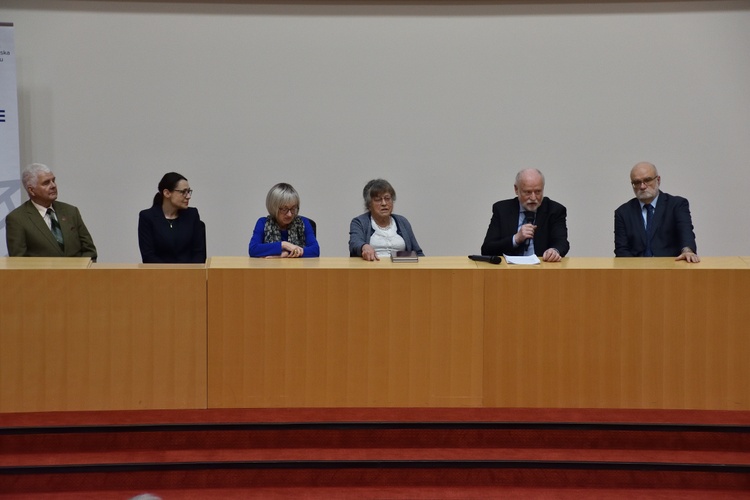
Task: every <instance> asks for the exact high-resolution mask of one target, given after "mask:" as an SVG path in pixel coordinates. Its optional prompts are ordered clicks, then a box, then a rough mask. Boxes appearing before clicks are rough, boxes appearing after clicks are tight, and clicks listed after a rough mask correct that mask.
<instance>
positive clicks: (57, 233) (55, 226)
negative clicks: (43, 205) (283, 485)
mask: <svg viewBox="0 0 750 500" xmlns="http://www.w3.org/2000/svg"><path fill="white" fill-rule="evenodd" d="M47 215H49V221H50V229H51V230H52V235H53V236H54V237H55V239H56V240H57V243H58V244H59V245H60V248H61V249H62V248H63V237H62V229H61V228H60V223H59V222H57V216H56V215H55V211H54V210H52V208H48V209H47Z"/></svg>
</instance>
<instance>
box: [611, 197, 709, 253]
mask: <svg viewBox="0 0 750 500" xmlns="http://www.w3.org/2000/svg"><path fill="white" fill-rule="evenodd" d="M652 224H653V231H652V234H651V251H652V252H653V254H654V257H677V256H678V255H680V254H681V253H682V249H683V248H685V247H689V248H690V249H692V250H693V251H694V252H697V251H698V248H697V247H696V245H695V233H693V222H692V219H691V218H690V206H689V205H688V201H687V200H686V199H685V198H682V197H681V196H672V195H670V194H667V193H662V192H661V191H659V200H658V201H657V203H656V210H655V211H654V219H653V221H652ZM645 251H646V229H645V228H644V227H643V209H641V204H640V203H639V202H638V199H637V198H633V199H632V200H630V201H629V202H627V203H624V204H622V205H620V207H619V208H618V209H617V210H615V256H617V257H643V253H644V252H645Z"/></svg>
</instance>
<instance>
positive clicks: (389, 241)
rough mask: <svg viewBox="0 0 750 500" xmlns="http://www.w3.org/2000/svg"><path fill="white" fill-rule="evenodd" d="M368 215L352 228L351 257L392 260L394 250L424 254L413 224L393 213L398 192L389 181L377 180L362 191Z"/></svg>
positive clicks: (350, 230) (356, 218) (350, 239)
mask: <svg viewBox="0 0 750 500" xmlns="http://www.w3.org/2000/svg"><path fill="white" fill-rule="evenodd" d="M362 196H363V197H364V199H365V209H366V210H367V212H365V213H364V214H362V215H360V216H358V217H355V218H354V219H352V222H351V224H350V225H349V255H350V256H351V257H362V258H363V259H364V260H380V258H381V257H389V256H390V255H391V252H392V251H393V250H396V251H398V250H406V251H414V252H417V255H419V256H424V252H422V249H421V248H420V247H419V243H417V238H416V237H415V236H414V231H412V229H411V224H409V221H408V220H406V217H404V216H402V215H396V214H394V213H393V203H394V202H395V201H396V191H395V190H394V189H393V186H391V184H390V182H388V181H387V180H385V179H373V180H371V181H370V182H368V183H367V184H366V185H365V188H364V190H362Z"/></svg>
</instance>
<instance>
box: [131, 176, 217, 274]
mask: <svg viewBox="0 0 750 500" xmlns="http://www.w3.org/2000/svg"><path fill="white" fill-rule="evenodd" d="M158 189H159V191H158V192H157V193H156V195H155V196H154V203H153V205H152V206H151V208H147V209H146V210H142V211H141V213H140V215H139V217H138V246H139V247H140V249H141V257H142V258H143V262H144V263H154V262H162V263H173V264H186V263H200V264H202V263H204V262H206V226H205V224H203V221H201V218H200V215H198V210H197V209H195V208H192V207H188V204H189V203H190V198H191V197H192V194H193V190H192V189H190V184H188V180H187V179H186V178H185V177H184V176H182V175H180V174H178V173H177V172H169V173H168V174H164V177H162V178H161V181H160V182H159V188H158Z"/></svg>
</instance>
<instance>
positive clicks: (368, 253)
mask: <svg viewBox="0 0 750 500" xmlns="http://www.w3.org/2000/svg"><path fill="white" fill-rule="evenodd" d="M362 258H363V259H365V260H380V259H379V258H378V255H377V254H376V253H375V249H374V248H372V246H371V245H370V244H369V243H365V244H364V245H362Z"/></svg>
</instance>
